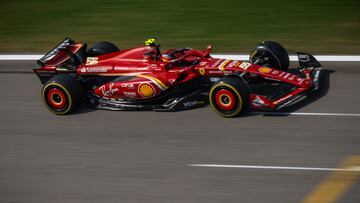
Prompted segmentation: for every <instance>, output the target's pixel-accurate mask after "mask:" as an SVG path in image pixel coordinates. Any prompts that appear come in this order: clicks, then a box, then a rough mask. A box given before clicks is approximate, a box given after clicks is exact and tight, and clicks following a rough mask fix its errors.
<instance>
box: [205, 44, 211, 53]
mask: <svg viewBox="0 0 360 203" xmlns="http://www.w3.org/2000/svg"><path fill="white" fill-rule="evenodd" d="M211 49H212V46H211V44H209V45H208V46H207V47H206V52H207V53H210V52H211Z"/></svg>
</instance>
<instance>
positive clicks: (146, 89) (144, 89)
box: [138, 83, 155, 97]
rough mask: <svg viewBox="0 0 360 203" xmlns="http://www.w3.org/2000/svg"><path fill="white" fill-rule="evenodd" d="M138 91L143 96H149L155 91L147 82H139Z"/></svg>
mask: <svg viewBox="0 0 360 203" xmlns="http://www.w3.org/2000/svg"><path fill="white" fill-rule="evenodd" d="M138 91H139V93H140V94H141V95H142V96H143V97H151V96H153V95H154V93H155V89H154V87H153V86H152V85H151V84H148V83H143V84H141V85H140V86H139V89H138Z"/></svg>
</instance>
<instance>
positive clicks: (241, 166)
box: [187, 164, 360, 172]
mask: <svg viewBox="0 0 360 203" xmlns="http://www.w3.org/2000/svg"><path fill="white" fill-rule="evenodd" d="M187 166H192V167H210V168H242V169H270V170H271V169H272V170H303V171H350V172H360V166H354V167H349V168H319V167H297V166H256V165H224V164H188V165H187Z"/></svg>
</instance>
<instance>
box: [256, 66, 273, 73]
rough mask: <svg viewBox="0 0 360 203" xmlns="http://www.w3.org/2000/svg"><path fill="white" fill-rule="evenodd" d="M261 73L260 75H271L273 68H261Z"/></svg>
mask: <svg viewBox="0 0 360 203" xmlns="http://www.w3.org/2000/svg"><path fill="white" fill-rule="evenodd" d="M259 72H260V73H270V72H271V68H269V67H261V68H259Z"/></svg>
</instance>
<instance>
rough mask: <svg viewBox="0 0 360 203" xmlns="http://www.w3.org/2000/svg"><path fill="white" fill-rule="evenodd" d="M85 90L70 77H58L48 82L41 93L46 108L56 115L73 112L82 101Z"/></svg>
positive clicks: (62, 75) (63, 75)
mask: <svg viewBox="0 0 360 203" xmlns="http://www.w3.org/2000/svg"><path fill="white" fill-rule="evenodd" d="M82 95H83V89H82V87H81V85H80V83H79V82H78V81H77V80H76V79H74V78H72V77H71V76H70V75H65V74H61V75H57V76H55V77H53V78H51V79H50V80H49V81H47V82H46V83H45V85H44V87H43V89H42V91H41V97H42V101H43V103H44V105H45V106H46V108H47V109H48V110H49V111H51V112H52V113H54V114H56V115H64V114H69V113H71V112H73V111H74V110H75V109H76V107H78V106H79V104H80V103H81V100H82Z"/></svg>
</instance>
